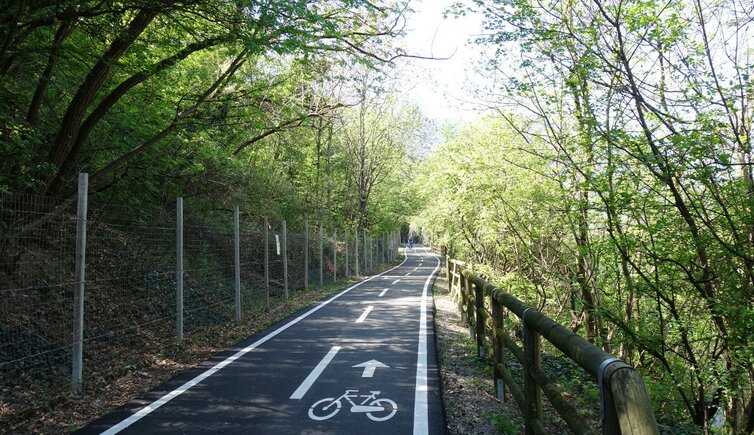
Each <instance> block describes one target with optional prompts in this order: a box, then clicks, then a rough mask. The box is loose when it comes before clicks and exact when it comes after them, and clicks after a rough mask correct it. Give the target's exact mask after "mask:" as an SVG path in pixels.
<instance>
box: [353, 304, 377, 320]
mask: <svg viewBox="0 0 754 435" xmlns="http://www.w3.org/2000/svg"><path fill="white" fill-rule="evenodd" d="M373 308H374V305H370V306H368V307H367V309H366V310H364V312H363V313H361V316H360V317H359V318H358V319H356V323H361V322H363V321H364V320H366V318H367V316H368V315H369V313H370V312H371V311H372V309H373Z"/></svg>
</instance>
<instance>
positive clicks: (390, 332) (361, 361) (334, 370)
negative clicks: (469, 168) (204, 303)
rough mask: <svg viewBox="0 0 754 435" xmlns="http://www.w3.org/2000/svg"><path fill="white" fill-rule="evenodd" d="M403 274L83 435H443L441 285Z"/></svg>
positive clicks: (349, 295) (327, 305)
mask: <svg viewBox="0 0 754 435" xmlns="http://www.w3.org/2000/svg"><path fill="white" fill-rule="evenodd" d="M439 267H440V261H439V259H438V258H437V257H436V256H435V255H434V254H431V253H429V252H428V251H427V250H426V249H425V248H422V247H415V248H413V249H410V250H407V258H406V259H405V261H404V262H403V263H401V264H400V265H399V266H397V267H395V268H393V269H390V270H388V271H387V272H384V273H382V274H380V275H375V276H373V277H371V278H369V279H367V280H365V281H362V282H360V283H358V284H356V285H354V286H352V287H350V288H348V289H346V290H344V291H343V292H341V293H339V294H337V295H336V296H334V297H331V298H329V299H327V300H324V301H322V302H321V303H319V304H316V305H314V306H313V307H310V308H307V309H304V310H302V311H300V312H299V313H296V314H294V315H292V316H290V317H289V318H287V319H284V320H282V321H281V322H278V323H277V324H275V325H273V326H271V327H270V328H268V329H267V330H265V331H262V332H260V333H258V334H255V335H254V336H252V337H249V338H248V339H247V340H245V341H243V342H241V343H239V344H238V345H237V346H236V347H234V348H232V349H229V350H228V351H226V352H224V353H222V354H219V355H217V356H215V357H214V358H212V359H211V360H209V361H207V362H206V363H204V364H202V365H200V366H199V367H197V368H196V369H194V370H191V371H189V372H187V373H183V374H181V375H179V376H178V377H176V378H174V379H173V380H171V381H169V382H167V383H165V384H163V385H161V386H160V387H158V388H157V389H155V390H154V391H152V392H150V393H148V394H146V395H144V396H143V397H141V398H139V399H136V400H134V401H132V402H131V403H129V404H128V405H126V406H124V407H123V408H120V409H118V410H116V411H114V412H112V413H110V414H108V415H105V416H104V417H102V418H100V419H98V420H96V421H95V422H93V423H92V424H90V425H89V426H87V427H85V428H83V429H82V430H81V431H80V433H108V434H114V433H118V432H121V431H122V432H124V433H138V434H144V433H153V434H156V433H260V434H411V433H413V434H443V433H444V427H445V419H444V415H443V410H442V401H441V398H440V383H439V371H438V367H437V356H436V355H437V354H436V351H435V337H434V325H433V318H432V311H433V310H432V295H431V284H432V280H433V278H434V275H435V273H436V272H437V271H438V269H439Z"/></svg>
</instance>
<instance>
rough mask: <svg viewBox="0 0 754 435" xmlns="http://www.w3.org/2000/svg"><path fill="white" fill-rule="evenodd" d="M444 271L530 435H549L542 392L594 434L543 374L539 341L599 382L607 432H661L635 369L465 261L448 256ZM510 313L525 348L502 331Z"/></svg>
mask: <svg viewBox="0 0 754 435" xmlns="http://www.w3.org/2000/svg"><path fill="white" fill-rule="evenodd" d="M446 271H447V278H448V286H449V290H450V292H451V294H452V295H453V296H454V297H455V298H456V299H457V302H458V309H459V311H460V312H461V317H462V320H463V321H464V322H467V323H468V325H469V334H470V336H471V338H472V339H475V340H476V344H477V350H478V353H479V355H480V356H485V355H487V356H488V357H489V358H491V359H492V361H493V363H494V370H493V372H494V376H495V386H496V389H497V397H498V398H499V399H500V400H504V397H505V390H506V388H507V389H508V390H510V392H511V395H512V396H513V398H514V399H515V401H516V403H517V404H518V407H519V408H520V409H521V411H522V413H523V414H524V420H525V423H524V424H525V428H526V433H527V434H544V433H546V431H545V429H544V425H543V421H542V397H541V393H542V392H544V394H545V396H546V397H547V398H548V399H549V401H550V403H551V404H552V406H553V408H555V410H556V411H557V412H558V414H559V415H560V416H561V417H562V418H563V420H564V421H565V423H566V424H567V425H568V427H569V428H570V429H571V430H572V431H573V432H574V433H577V434H594V433H596V432H595V430H594V428H593V427H592V426H591V425H589V424H588V423H587V422H585V421H584V420H583V419H582V418H581V417H580V416H579V413H578V412H577V410H576V409H575V408H574V406H573V405H572V404H571V403H570V402H568V401H567V400H565V399H564V398H563V396H562V394H561V392H560V390H559V389H558V388H557V386H556V384H555V382H553V381H552V380H551V379H550V378H549V376H548V375H547V374H545V373H544V372H543V371H542V368H541V365H540V359H541V349H540V345H541V337H544V338H545V339H546V340H547V341H549V342H550V343H551V344H552V345H553V346H555V347H556V348H557V349H559V350H560V351H561V352H563V353H564V354H565V355H566V356H567V357H568V358H569V359H571V360H572V361H574V362H576V364H578V365H579V366H580V367H582V368H583V369H585V370H586V371H587V372H589V373H590V374H592V375H593V376H594V377H595V378H596V379H597V386H598V388H599V389H600V395H601V403H600V409H601V414H602V433H603V434H611V435H612V434H636V435H639V434H641V435H643V434H658V433H659V430H658V427H657V422H656V421H655V416H654V412H653V411H652V407H651V404H650V401H649V397H648V395H647V391H646V387H645V386H644V381H643V380H642V378H641V376H640V375H639V374H638V373H637V372H636V370H634V369H633V368H632V367H631V366H629V365H628V364H626V363H624V362H623V361H621V360H619V359H618V358H616V357H614V356H613V355H610V354H608V353H606V352H604V351H603V350H602V349H600V348H599V347H597V346H595V345H594V344H592V343H590V342H588V341H586V340H584V339H583V338H581V337H579V336H578V335H576V334H574V333H573V332H571V331H569V330H567V329H566V328H564V327H563V326H561V325H559V324H558V323H556V322H555V321H554V320H552V319H550V318H549V317H547V316H545V315H544V314H542V313H540V312H539V311H537V310H536V309H534V308H532V307H530V306H528V305H527V304H526V303H524V302H522V301H520V300H518V299H517V298H515V297H514V296H512V295H510V294H508V293H506V292H505V291H503V290H502V289H500V288H498V287H496V286H494V285H492V284H490V283H489V282H487V281H485V280H484V279H482V278H480V277H479V276H477V275H475V274H474V273H473V272H472V271H471V270H469V269H468V268H467V265H466V264H465V263H464V262H462V261H457V260H453V259H450V258H446ZM506 309H507V311H506ZM506 312H512V313H513V314H515V315H516V316H517V317H518V318H519V319H520V320H521V327H522V331H523V334H522V336H523V338H522V340H521V341H522V342H523V348H521V347H520V346H519V345H518V344H517V343H516V342H515V341H514V340H513V339H511V338H510V336H509V335H508V334H507V332H506V331H505V330H504V328H503V320H504V318H505V316H506ZM508 351H509V352H510V353H511V354H512V355H513V356H514V357H515V358H516V359H517V360H518V361H519V362H520V363H521V365H522V366H523V367H524V382H523V389H521V388H520V387H519V386H518V385H517V384H516V383H515V382H514V380H513V377H512V376H511V373H510V372H509V371H508V369H507V366H506V364H505V359H506V353H507V352H508Z"/></svg>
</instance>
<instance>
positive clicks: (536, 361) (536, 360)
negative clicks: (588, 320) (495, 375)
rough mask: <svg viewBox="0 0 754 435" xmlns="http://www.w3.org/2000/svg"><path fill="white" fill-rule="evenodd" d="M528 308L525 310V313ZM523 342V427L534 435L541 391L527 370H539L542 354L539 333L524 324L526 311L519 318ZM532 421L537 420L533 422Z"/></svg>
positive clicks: (529, 433)
mask: <svg viewBox="0 0 754 435" xmlns="http://www.w3.org/2000/svg"><path fill="white" fill-rule="evenodd" d="M528 310H529V308H527V311H528ZM521 326H522V327H523V341H524V362H525V364H524V409H523V412H524V427H525V429H526V434H527V435H531V434H534V433H535V432H534V429H533V425H535V424H537V423H540V422H541V420H542V391H541V390H540V388H539V386H538V385H537V381H536V379H534V376H533V375H532V374H531V373H530V371H529V369H528V368H532V367H533V368H537V369H540V368H541V359H542V353H541V349H540V344H541V343H540V336H539V332H537V331H535V330H534V328H531V327H530V326H529V325H528V324H527V323H526V311H524V314H523V316H522V317H521ZM532 420H537V421H536V422H533V421H532Z"/></svg>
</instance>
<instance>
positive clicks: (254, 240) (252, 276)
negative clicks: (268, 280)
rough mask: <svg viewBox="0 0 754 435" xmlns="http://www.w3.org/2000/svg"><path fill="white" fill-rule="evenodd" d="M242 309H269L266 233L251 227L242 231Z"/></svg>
mask: <svg viewBox="0 0 754 435" xmlns="http://www.w3.org/2000/svg"><path fill="white" fill-rule="evenodd" d="M240 249H241V308H242V311H244V310H260V309H266V308H267V303H268V301H267V289H266V287H265V281H264V231H262V230H260V229H253V228H250V227H242V229H241V247H240Z"/></svg>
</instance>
